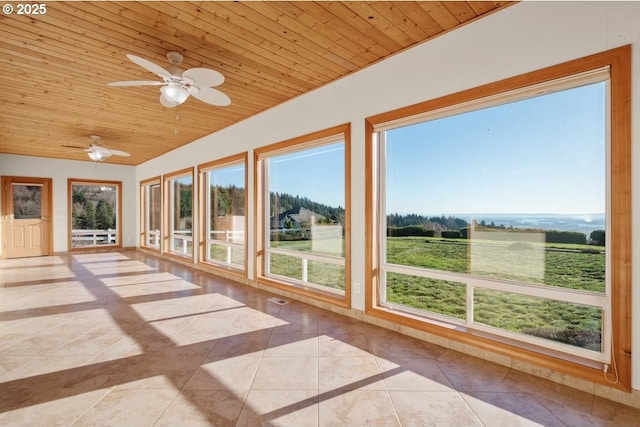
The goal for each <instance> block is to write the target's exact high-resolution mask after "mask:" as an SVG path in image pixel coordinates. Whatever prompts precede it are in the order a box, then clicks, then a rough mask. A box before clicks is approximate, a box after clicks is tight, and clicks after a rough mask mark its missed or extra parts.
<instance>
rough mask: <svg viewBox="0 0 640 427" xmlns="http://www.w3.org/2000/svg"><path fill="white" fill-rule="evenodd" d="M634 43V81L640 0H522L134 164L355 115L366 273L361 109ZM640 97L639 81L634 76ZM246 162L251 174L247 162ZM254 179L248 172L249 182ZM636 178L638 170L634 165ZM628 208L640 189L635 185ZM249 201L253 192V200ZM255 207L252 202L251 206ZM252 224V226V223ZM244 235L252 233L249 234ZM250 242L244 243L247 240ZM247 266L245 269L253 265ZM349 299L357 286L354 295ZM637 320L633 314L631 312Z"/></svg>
mask: <svg viewBox="0 0 640 427" xmlns="http://www.w3.org/2000/svg"><path fill="white" fill-rule="evenodd" d="M626 44H633V64H632V70H633V80H634V82H640V53H639V51H640V3H638V2H616V3H614V2H524V3H519V4H517V5H515V6H512V7H509V8H507V9H506V10H503V11H501V12H498V13H495V14H493V15H491V16H489V17H487V18H485V19H482V20H480V21H478V22H475V23H472V24H469V25H467V26H465V27H464V28H462V29H460V30H457V31H454V32H451V33H448V34H446V35H444V36H441V37H439V38H437V39H436V40H433V41H431V42H428V43H425V44H423V45H421V46H418V47H416V48H413V49H411V50H408V51H405V52H403V53H401V54H398V55H395V56H393V57H391V58H389V59H387V60H386V61H383V62H380V63H378V64H376V65H374V66H371V67H369V68H367V69H365V70H363V71H361V72H358V73H356V74H354V75H352V76H349V77H347V78H344V79H341V80H339V81H337V82H335V83H333V84H330V85H327V86H325V87H322V88H320V89H318V90H316V91H314V92H311V93H309V94H307V95H304V96H301V97H299V98H296V99H294V100H292V101H290V102H288V103H285V104H283V105H280V106H278V107H276V108H273V109H271V110H269V111H266V112H264V113H263V114H260V115H258V116H255V117H252V118H250V119H248V120H245V121H244V122H241V123H238V124H237V125H235V126H232V127H229V128H227V129H224V130H223V131H221V132H218V133H216V134H213V135H210V136H208V137H206V138H203V139H201V140H199V141H196V142H194V143H192V144H190V145H189V146H185V147H183V148H181V149H179V150H176V151H175V152H172V153H169V154H167V155H165V156H162V157H160V158H158V159H155V160H153V161H150V162H147V163H145V164H143V165H140V166H139V167H138V168H137V179H138V180H141V179H145V178H148V177H151V176H155V175H160V174H162V173H166V172H170V171H172V170H176V169H179V168H182V167H186V166H191V165H196V164H197V163H199V162H203V161H205V160H213V159H215V158H220V157H223V156H227V155H230V154H234V153H237V152H241V151H245V150H248V151H250V155H252V153H251V150H252V149H253V148H255V147H258V146H262V145H265V144H269V143H272V142H276V141H281V140H284V139H287V138H291V137H295V136H299V135H303V134H305V133H309V132H312V131H316V130H320V129H323V128H326V127H329V126H333V125H336V124H340V123H345V122H351V123H352V149H353V160H352V165H351V166H352V172H353V181H352V233H353V244H352V254H351V255H352V258H351V259H352V277H353V281H354V282H359V283H362V282H363V281H364V253H365V250H364V237H363V236H364V231H365V230H364V225H363V218H364V185H365V182H364V168H365V165H364V158H363V154H364V125H363V122H364V118H365V117H366V116H369V115H373V114H376V113H380V112H384V111H388V110H391V109H395V108H398V107H402V106H406V105H410V104H413V103H416V102H420V101H425V100H429V99H432V98H435V97H438V96H441V95H445V94H449V93H453V92H457V91H461V90H464V89H467V88H471V87H475V86H478V85H480V84H483V83H488V82H492V81H496V80H499V79H502V78H506V77H510V76H513V75H517V74H521V73H525V72H529V71H532V70H536V69H540V68H543V67H546V66H550V65H554V64H557V63H561V62H564V61H568V60H571V59H575V58H579V57H583V56H586V55H589V54H593V53H598V52H601V51H605V50H608V49H611V48H614V47H618V46H622V45H626ZM632 99H633V105H640V84H634V85H633V94H632ZM639 111H640V108H635V109H633V111H632V114H633V120H632V122H633V125H632V126H633V128H632V135H633V149H632V157H633V158H632V162H633V164H634V165H637V164H640V150H637V149H636V148H635V147H636V146H637V145H638V144H639V143H640V128H639V127H640V112H639ZM250 158H251V157H250ZM251 166H252V165H251V164H250V171H249V172H250V176H251V177H252V176H253V175H252V174H253V171H252V170H251ZM250 182H252V181H250ZM633 182H634V183H636V188H640V187H638V185H640V169H639V168H637V167H635V168H634V169H633ZM632 199H633V207H634V211H636V210H638V209H640V191H638V190H636V189H634V191H633V195H632ZM250 200H251V199H250ZM252 214H253V212H252V211H250V212H249V215H252ZM637 218H640V216H638V215H635V216H634V219H635V220H634V224H632V227H633V242H634V244H633V246H634V247H633V265H634V268H635V270H636V271H640V270H638V269H640V248H639V247H638V245H637V243H636V242H640V220H639V219H637ZM252 227H253V225H252V224H251V225H250V230H249V231H250V232H251V231H252V230H251V229H252ZM249 242H252V240H251V239H250V240H249ZM249 249H250V250H251V249H252V248H251V247H250V248H249ZM251 271H252V270H251ZM632 304H633V316H634V319H640V275H638V274H634V276H633V302H632ZM353 306H354V307H355V308H362V307H363V306H364V295H363V294H355V293H354V294H353ZM636 324H638V323H637V321H636ZM633 348H634V350H635V351H634V352H633V356H632V357H633V362H632V363H633V380H632V382H633V387H634V388H635V389H638V390H640V351H638V350H639V349H640V328H634V329H633Z"/></svg>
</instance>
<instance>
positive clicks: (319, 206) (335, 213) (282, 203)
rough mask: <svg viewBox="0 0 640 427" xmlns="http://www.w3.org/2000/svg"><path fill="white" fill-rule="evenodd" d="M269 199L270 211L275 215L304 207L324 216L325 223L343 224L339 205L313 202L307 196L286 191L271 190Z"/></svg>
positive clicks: (341, 209) (342, 214) (342, 215)
mask: <svg viewBox="0 0 640 427" xmlns="http://www.w3.org/2000/svg"><path fill="white" fill-rule="evenodd" d="M270 199H271V200H270V203H271V212H272V214H274V215H276V216H277V215H280V214H281V213H283V212H287V211H289V210H295V211H298V210H300V208H305V209H309V210H310V211H313V212H315V213H317V214H320V215H322V216H323V217H325V222H327V223H332V224H344V208H343V207H341V206H338V207H334V206H328V205H325V204H323V203H318V202H314V201H313V200H311V199H309V198H307V197H300V196H293V195H291V194H287V193H276V192H272V193H271V197H270Z"/></svg>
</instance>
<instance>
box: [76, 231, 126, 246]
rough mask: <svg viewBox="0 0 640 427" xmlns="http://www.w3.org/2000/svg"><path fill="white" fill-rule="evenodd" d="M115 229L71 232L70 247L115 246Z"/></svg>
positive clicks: (116, 232)
mask: <svg viewBox="0 0 640 427" xmlns="http://www.w3.org/2000/svg"><path fill="white" fill-rule="evenodd" d="M117 235H118V230H117V229H111V228H108V229H106V230H71V247H72V248H77V247H80V246H103V245H115V244H116V243H117V242H116V239H117Z"/></svg>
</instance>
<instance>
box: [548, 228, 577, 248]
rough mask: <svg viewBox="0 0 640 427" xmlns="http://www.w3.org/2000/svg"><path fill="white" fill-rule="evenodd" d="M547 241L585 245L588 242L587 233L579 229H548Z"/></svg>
mask: <svg viewBox="0 0 640 427" xmlns="http://www.w3.org/2000/svg"><path fill="white" fill-rule="evenodd" d="M545 241H546V242H547V243H576V244H579V245H584V244H585V243H587V235H586V234H584V233H578V232H577V231H559V230H547V231H546V232H545Z"/></svg>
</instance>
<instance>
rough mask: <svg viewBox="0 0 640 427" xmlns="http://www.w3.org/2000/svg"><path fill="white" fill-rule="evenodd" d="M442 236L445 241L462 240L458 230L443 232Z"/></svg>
mask: <svg viewBox="0 0 640 427" xmlns="http://www.w3.org/2000/svg"><path fill="white" fill-rule="evenodd" d="M440 235H441V236H442V237H444V238H445V239H460V238H461V237H462V236H461V235H460V232H459V231H458V230H443V231H442V232H441V233H440Z"/></svg>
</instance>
